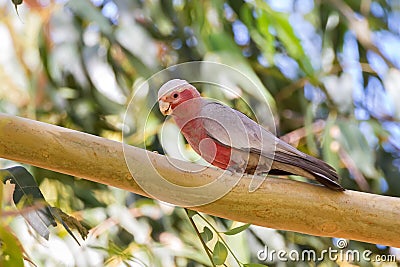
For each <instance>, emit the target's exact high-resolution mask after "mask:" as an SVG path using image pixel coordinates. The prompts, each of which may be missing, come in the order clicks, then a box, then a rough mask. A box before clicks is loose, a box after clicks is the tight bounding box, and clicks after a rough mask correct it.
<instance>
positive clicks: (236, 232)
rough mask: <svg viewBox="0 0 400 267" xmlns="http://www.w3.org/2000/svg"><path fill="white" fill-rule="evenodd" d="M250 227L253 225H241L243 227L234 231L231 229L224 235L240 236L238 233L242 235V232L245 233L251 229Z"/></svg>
mask: <svg viewBox="0 0 400 267" xmlns="http://www.w3.org/2000/svg"><path fill="white" fill-rule="evenodd" d="M250 225H251V224H249V223H246V224H243V225H241V226H238V227H235V228H232V229H230V230H229V231H226V232H223V234H225V235H236V234H238V233H240V232H243V231H244V230H246V229H247V228H249V227H250Z"/></svg>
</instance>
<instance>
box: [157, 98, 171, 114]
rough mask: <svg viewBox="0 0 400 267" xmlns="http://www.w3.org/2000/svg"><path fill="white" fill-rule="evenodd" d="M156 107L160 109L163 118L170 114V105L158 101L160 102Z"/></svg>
mask: <svg viewBox="0 0 400 267" xmlns="http://www.w3.org/2000/svg"><path fill="white" fill-rule="evenodd" d="M158 105H159V107H160V111H161V113H162V114H163V115H164V116H167V115H171V114H172V109H171V103H168V102H165V101H162V100H160V101H158Z"/></svg>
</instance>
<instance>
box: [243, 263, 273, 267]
mask: <svg viewBox="0 0 400 267" xmlns="http://www.w3.org/2000/svg"><path fill="white" fill-rule="evenodd" d="M243 267H267V265H264V264H260V263H246V264H244V265H243Z"/></svg>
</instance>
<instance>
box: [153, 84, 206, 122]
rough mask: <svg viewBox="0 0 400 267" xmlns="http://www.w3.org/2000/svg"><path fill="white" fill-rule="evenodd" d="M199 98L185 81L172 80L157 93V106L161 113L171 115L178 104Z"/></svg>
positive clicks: (195, 90) (194, 89)
mask: <svg viewBox="0 0 400 267" xmlns="http://www.w3.org/2000/svg"><path fill="white" fill-rule="evenodd" d="M198 97H200V93H199V92H198V91H197V89H196V88H195V87H194V86H193V85H191V84H189V83H188V82H187V81H185V80H179V79H173V80H170V81H168V82H166V83H165V84H164V85H163V86H161V88H160V90H159V91H158V104H159V107H160V111H161V113H162V114H163V115H164V116H166V115H171V114H172V113H173V111H174V109H175V108H176V107H177V106H179V105H180V104H182V103H184V102H186V101H188V100H192V99H195V98H198Z"/></svg>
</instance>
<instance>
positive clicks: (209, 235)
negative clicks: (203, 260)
mask: <svg viewBox="0 0 400 267" xmlns="http://www.w3.org/2000/svg"><path fill="white" fill-rule="evenodd" d="M200 236H201V239H203V241H204V242H205V243H207V242H208V241H210V240H211V239H213V236H214V234H213V232H212V231H211V230H210V228H208V227H207V226H204V228H203V232H201V233H200Z"/></svg>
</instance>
